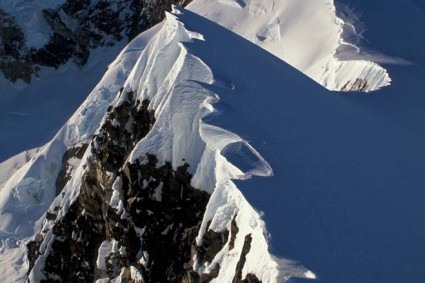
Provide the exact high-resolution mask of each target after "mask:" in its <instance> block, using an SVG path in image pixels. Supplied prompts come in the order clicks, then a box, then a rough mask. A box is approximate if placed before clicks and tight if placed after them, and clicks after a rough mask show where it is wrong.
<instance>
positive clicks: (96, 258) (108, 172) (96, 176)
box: [28, 92, 229, 282]
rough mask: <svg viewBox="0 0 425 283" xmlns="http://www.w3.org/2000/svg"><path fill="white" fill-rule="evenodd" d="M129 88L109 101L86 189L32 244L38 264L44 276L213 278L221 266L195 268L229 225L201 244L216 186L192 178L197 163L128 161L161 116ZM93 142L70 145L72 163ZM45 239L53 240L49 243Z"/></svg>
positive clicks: (223, 236) (214, 250) (65, 279)
mask: <svg viewBox="0 0 425 283" xmlns="http://www.w3.org/2000/svg"><path fill="white" fill-rule="evenodd" d="M122 95H126V96H127V100H126V102H124V103H123V104H121V105H119V106H117V107H115V108H113V109H112V107H111V108H110V109H109V114H108V118H107V119H106V121H105V123H104V124H103V126H102V128H101V129H100V131H99V133H98V134H97V135H96V136H95V137H94V139H93V144H92V152H91V154H92V156H91V160H90V161H89V163H88V164H87V167H86V171H85V174H84V176H83V180H82V182H81V188H80V194H79V196H78V198H77V200H76V201H75V202H73V203H72V204H71V206H70V207H69V209H68V211H67V213H66V214H65V216H64V217H62V218H60V219H56V222H55V224H54V226H53V230H52V231H53V240H52V241H51V242H50V243H47V242H45V241H46V239H45V238H44V235H45V234H46V233H48V231H43V233H44V235H42V234H40V235H39V236H38V237H37V238H36V239H35V240H34V241H32V242H30V243H29V244H28V259H29V261H30V268H33V267H34V269H38V270H37V271H38V272H41V273H42V274H43V276H44V278H45V279H44V280H41V281H42V282H92V281H95V280H97V279H100V278H108V279H113V278H116V277H118V276H119V277H120V278H125V279H126V280H128V282H141V281H140V280H141V279H140V278H143V280H144V282H201V281H202V282H206V281H209V280H210V279H211V278H213V277H214V273H211V274H208V275H204V276H199V275H198V274H196V273H195V272H194V271H192V262H191V261H192V259H193V257H194V256H195V254H198V253H199V254H200V255H201V254H202V257H203V258H204V260H207V261H211V260H212V258H213V257H214V255H215V253H217V252H218V251H219V250H221V249H222V247H223V245H224V244H225V243H226V242H227V239H228V234H229V233H228V231H226V232H225V233H222V234H220V233H215V232H213V231H210V232H208V233H207V234H206V235H205V236H204V244H203V246H202V247H197V246H196V244H195V238H196V236H197V235H198V232H199V228H200V224H201V222H202V218H203V215H204V212H205V208H206V205H207V203H208V200H209V194H208V193H206V192H204V191H201V190H198V189H196V188H193V187H192V186H191V185H190V181H191V177H192V176H191V175H190V174H189V173H188V172H187V169H188V167H189V164H184V165H183V166H180V167H178V168H176V169H175V170H174V169H173V167H172V165H171V163H170V162H166V163H165V164H164V165H162V166H158V161H157V159H156V157H155V156H154V155H149V154H148V155H147V156H145V157H144V158H143V159H140V160H137V161H136V162H135V163H134V164H132V163H126V162H125V160H126V159H127V157H128V155H129V154H130V152H131V150H132V149H133V148H134V146H135V145H136V143H137V141H138V140H140V139H142V138H143V137H144V136H146V134H148V133H149V130H150V129H151V128H152V126H153V124H154V122H155V118H154V113H153V112H152V111H150V110H148V106H149V101H147V100H145V101H142V102H140V101H133V93H131V92H130V93H123V94H122ZM86 148H87V147H81V148H75V149H73V150H71V151H69V152H67V153H66V154H65V156H64V164H65V165H66V164H68V161H69V159H70V156H77V155H78V156H81V154H82V153H83V152H84V151H85V150H86ZM64 168H66V166H65V167H64ZM64 172H66V170H65V171H64ZM60 176H62V178H61V180H60V181H58V186H61V187H63V185H62V184H63V183H64V182H66V181H67V180H68V176H66V174H65V173H63V174H60ZM55 213H56V212H55V211H53V212H52V211H51V212H48V217H46V218H47V219H48V220H55V218H56V215H55ZM102 243H113V245H114V248H111V249H110V250H109V251H108V252H106V253H105V254H98V251H99V248H100V246H101V244H102ZM42 245H49V248H47V249H46V250H44V251H43V250H42V249H41V247H42ZM40 250H42V251H41V252H40ZM40 255H43V257H44V264H43V263H42V261H40V260H39V259H40ZM37 260H39V262H40V263H39V265H37ZM99 262H101V264H99ZM135 274H136V275H135Z"/></svg>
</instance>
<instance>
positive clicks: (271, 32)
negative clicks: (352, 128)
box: [188, 0, 391, 92]
mask: <svg viewBox="0 0 425 283" xmlns="http://www.w3.org/2000/svg"><path fill="white" fill-rule="evenodd" d="M188 9H190V10H192V11H194V12H196V13H198V14H200V15H203V16H205V17H206V18H208V19H210V20H212V21H214V22H217V23H219V24H220V25H222V26H224V27H226V28H228V29H230V30H232V31H234V32H235V33H237V34H239V35H241V36H243V37H245V38H246V39H248V40H250V41H251V42H253V43H255V44H257V45H259V46H261V47H262V48H264V49H266V50H267V51H269V52H271V53H272V54H274V55H275V56H277V57H279V58H281V59H282V60H284V61H286V62H288V63H289V64H291V65H292V66H294V67H295V68H297V69H298V70H300V71H302V72H303V73H305V74H306V75H308V76H309V77H311V78H312V79H314V80H315V81H317V82H318V83H320V84H321V85H323V86H325V87H326V88H328V89H330V90H340V91H364V92H368V91H373V90H377V89H379V88H382V87H384V86H387V85H389V84H390V82H391V79H390V77H389V75H388V73H387V72H386V70H385V69H383V68H382V67H380V66H379V65H377V64H376V63H373V61H374V58H373V57H372V58H369V59H368V60H366V59H364V60H360V59H358V54H357V52H355V50H356V49H354V50H352V51H351V52H350V53H349V54H345V57H344V59H338V58H337V56H336V55H337V54H336V51H337V49H338V48H340V47H341V46H343V45H345V44H348V42H345V41H344V35H343V28H344V25H345V23H344V21H343V20H342V19H340V18H338V17H337V15H336V10H335V5H334V1H333V0H319V1H316V0H303V1H291V0H283V1H272V0H270V1H263V0H237V1H236V0H217V1H209V0H197V1H194V2H192V3H191V4H190V5H189V6H188Z"/></svg>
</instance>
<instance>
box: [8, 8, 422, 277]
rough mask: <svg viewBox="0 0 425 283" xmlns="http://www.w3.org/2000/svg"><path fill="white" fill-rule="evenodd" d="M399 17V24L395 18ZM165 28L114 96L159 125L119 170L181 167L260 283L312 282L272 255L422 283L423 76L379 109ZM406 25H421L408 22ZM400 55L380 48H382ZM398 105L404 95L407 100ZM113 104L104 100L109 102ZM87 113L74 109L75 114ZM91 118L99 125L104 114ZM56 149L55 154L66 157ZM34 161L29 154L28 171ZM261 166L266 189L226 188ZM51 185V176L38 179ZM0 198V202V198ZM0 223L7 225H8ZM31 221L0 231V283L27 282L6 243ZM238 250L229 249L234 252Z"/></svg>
mask: <svg viewBox="0 0 425 283" xmlns="http://www.w3.org/2000/svg"><path fill="white" fill-rule="evenodd" d="M222 2H225V1H222ZM229 3H230V2H229ZM238 3H242V2H238ZM232 5H233V6H234V3H232ZM242 6H243V5H242ZM404 11H405V10H404ZM388 14H390V13H388V12H387V14H386V15H388ZM404 15H409V13H408V12H406V11H405V14H404ZM420 15H422V14H420ZM175 17H177V20H176V19H175V18H174V17H173V16H170V17H169V21H168V22H167V25H166V26H165V27H164V29H163V30H162V33H163V34H162V35H164V34H168V35H171V34H173V35H174V37H173V39H174V41H173V40H172V39H171V38H169V37H167V38H166V40H163V41H161V40H160V39H161V34H158V35H157V37H156V38H155V39H153V40H152V41H151V43H150V44H149V47H148V48H147V49H145V50H146V51H145V53H144V54H143V55H142V56H141V57H140V59H139V61H138V63H137V66H136V68H134V69H133V71H132V73H131V76H130V78H129V79H128V80H127V82H126V83H125V87H126V90H133V91H136V92H137V97H139V98H149V99H151V100H152V104H151V107H152V108H154V109H155V110H156V112H155V113H156V118H157V120H158V122H157V123H156V124H155V127H154V128H153V130H152V131H151V132H150V133H149V135H148V136H146V138H145V139H143V140H141V141H140V142H139V143H138V144H137V146H136V147H135V149H134V150H133V152H132V155H131V158H130V159H129V160H127V161H128V162H127V163H131V161H134V160H137V159H138V158H140V157H141V156H143V154H144V153H146V152H153V153H155V154H157V155H158V156H159V157H160V161H161V162H164V161H165V160H171V161H172V162H173V165H174V166H178V165H181V164H182V163H183V160H182V159H183V158H187V160H189V161H190V162H191V164H190V167H189V170H190V172H191V173H193V174H194V178H193V180H192V182H193V185H202V187H203V188H204V189H205V190H207V191H210V192H212V196H211V200H210V203H209V204H208V206H207V211H206V214H205V218H204V220H205V221H206V222H208V220H212V222H211V224H210V225H211V227H213V229H216V230H217V231H220V229H222V228H223V225H224V226H225V225H229V223H230V222H231V218H229V216H232V215H234V214H233V213H234V212H235V210H238V211H239V212H240V214H238V215H244V216H247V217H240V216H238V219H237V221H238V223H239V225H241V226H243V227H244V228H246V230H243V232H244V233H249V232H250V231H252V235H253V237H254V236H255V237H256V239H259V240H258V241H256V246H255V248H256V249H255V252H253V253H252V254H248V255H247V257H246V260H247V261H246V266H245V267H244V271H243V272H244V273H243V274H244V275H246V274H247V273H248V272H250V271H255V272H259V274H261V275H260V276H269V277H263V278H268V279H270V281H272V280H271V279H272V277H273V276H274V275H276V274H277V273H278V272H280V275H279V278H280V279H284V278H285V277H286V276H291V275H292V276H293V275H300V276H304V277H308V276H311V275H312V274H311V273H309V272H306V270H305V269H299V268H298V267H297V268H295V269H292V268H291V267H292V263H289V264H286V262H285V261H283V260H277V259H276V258H274V257H272V256H270V255H269V254H268V253H265V252H264V251H265V250H267V246H268V245H270V246H271V251H273V254H274V255H277V256H279V257H289V258H295V259H298V260H300V262H301V263H302V264H303V265H305V266H307V267H309V268H310V269H311V270H312V271H314V272H315V273H316V274H317V275H318V278H319V280H322V281H323V282H353V283H354V282H359V281H361V282H400V281H402V282H404V281H406V282H414V283H416V282H418V283H420V282H422V281H423V279H424V278H425V274H424V271H423V268H422V266H421V262H423V259H424V257H423V255H424V254H425V250H424V249H423V242H424V241H425V239H424V237H423V235H425V234H424V228H423V227H422V226H423V225H420V224H419V225H418V223H422V222H423V219H424V218H425V211H424V209H423V207H424V206H423V199H425V198H424V192H423V187H424V185H425V180H424V177H423V176H425V168H424V163H423V161H424V160H425V151H424V148H423V146H422V145H423V141H424V139H423V137H424V134H423V133H424V132H423V127H422V125H421V121H423V119H421V118H423V113H422V112H423V111H421V110H422V109H421V108H420V107H419V106H421V105H423V101H424V100H423V99H421V96H420V95H419V93H420V90H421V89H423V87H424V85H423V82H422V77H423V76H422V75H423V74H424V72H423V67H421V66H414V67H408V68H407V69H401V68H399V67H397V68H396V67H391V70H393V71H395V74H396V76H397V78H398V79H402V80H404V81H405V82H409V84H408V86H406V85H403V84H400V83H399V84H395V86H394V90H388V89H389V88H386V89H385V90H384V91H385V93H387V94H389V96H388V97H384V98H383V96H377V97H368V98H367V99H365V98H363V97H362V98H353V97H348V96H335V95H329V94H330V92H329V91H326V90H324V89H323V88H321V87H320V86H318V85H317V84H315V83H314V82H312V81H310V80H309V79H307V78H306V77H305V76H303V75H302V74H301V73H299V72H297V71H296V70H294V69H293V68H291V67H289V66H288V65H286V64H285V63H283V62H281V61H279V60H276V57H274V56H272V55H270V54H268V53H266V52H265V51H263V50H261V49H259V48H258V47H257V46H255V45H252V44H249V43H247V42H246V41H244V39H243V38H239V37H236V36H235V35H234V34H232V33H230V32H228V31H226V30H224V29H222V28H220V27H218V26H217V25H215V24H213V23H211V22H209V21H207V20H205V19H202V18H200V17H199V16H197V15H195V14H193V13H191V12H189V11H183V14H180V15H176V16H175ZM413 20H414V21H415V22H419V23H422V22H423V18H422V20H420V17H419V18H413ZM181 22H183V23H184V26H183V25H182V24H181ZM420 27H421V25H419V26H418V28H420ZM400 30H401V28H400ZM400 30H399V31H400ZM177 31H179V32H177ZM398 36H400V35H398ZM383 37H384V36H383ZM401 37H403V36H401ZM163 39H164V38H163ZM172 41H173V42H172ZM180 41H183V42H184V43H178V42H180ZM386 42H387V43H390V42H391V41H390V40H388V39H387V41H386ZM167 43H169V44H168V45H167ZM400 44H402V43H400ZM402 47H403V46H389V47H388V50H392V51H394V50H397V49H398V50H402V49H403V48H402ZM411 48H412V49H415V47H411ZM148 50H149V51H148ZM161 51H162V52H161ZM165 51H166V52H165ZM385 51H387V50H385ZM155 54H156V55H157V56H155ZM421 56H423V55H421V54H420V52H417V53H413V55H412V58H416V59H417V60H418V62H420V63H421V64H422V63H423V61H420V60H421V58H423V57H421ZM409 59H411V58H409ZM117 66H119V65H117ZM158 66H160V67H158ZM123 81H124V79H122V80H121V81H120V80H117V82H122V83H124V82H123ZM144 82H149V84H147V83H144ZM113 87H115V89H118V88H119V86H113ZM401 93H403V94H406V95H405V98H406V99H405V100H402V99H401V97H402V96H401V95H400V94H401ZM96 94H97V95H99V92H96ZM96 94H93V96H92V98H91V99H95V98H94V96H95V95H96ZM114 95H115V93H113V94H111V96H110V97H109V96H108V97H109V98H110V100H112V99H113V98H114V97H113V96H114ZM124 98H125V97H118V98H116V100H115V102H114V105H115V106H117V105H120V103H123V102H124V100H122V99H124ZM110 100H109V101H110ZM88 101H91V100H88ZM109 101H108V102H109ZM415 102H417V103H416V104H415ZM106 104H107V103H106V102H105V107H104V109H103V110H105V108H106ZM88 106H89V105H88V104H84V106H83V107H82V108H81V109H86V108H88ZM199 106H201V107H199ZM399 106H401V107H399ZM82 113H84V111H81V112H80V114H76V116H74V117H80V118H78V119H77V118H76V119H77V120H78V121H79V122H78V123H80V125H86V126H88V124H87V120H84V118H81V117H83V116H84V114H82ZM89 113H90V112H89ZM393 113H394V115H395V117H396V118H394V117H392V114H393ZM207 114H209V115H207ZM87 117H89V116H87ZM95 117H97V118H96V119H95V120H96V121H100V119H101V117H103V114H101V113H99V115H95ZM415 118H418V119H417V121H415ZM80 119H81V120H80ZM414 121H415V123H412V122H414ZM78 123H76V122H75V120H74V122H70V124H78ZM95 127H97V123H96V124H95V125H91V126H90V127H89V128H87V129H88V130H84V128H85V127H78V126H77V127H76V128H77V129H83V130H79V131H74V130H72V131H69V132H70V133H78V134H76V135H75V136H74V134H71V137H72V138H71V139H70V140H72V141H80V140H85V141H87V140H88V138H89V137H90V136H91V134H92V133H93V132H92V131H94V128H95ZM84 133H87V135H84ZM80 137H85V138H80ZM86 138H87V139H86ZM248 142H249V143H248ZM54 145H55V143H51V144H50V145H49V146H50V147H51V148H53V146H54ZM59 148H63V149H60V150H59V151H58V152H60V153H63V152H64V149H65V147H59ZM253 148H255V150H254V149H253ZM212 153H214V154H212ZM44 156H45V155H39V156H38V157H39V160H43V159H44ZM57 156H59V157H58V158H61V155H60V154H57ZM86 157H87V156H86ZM86 157H84V158H86ZM40 162H41V161H40ZM41 163H42V162H41ZM41 163H40V164H41ZM74 165H75V166H76V168H77V169H76V170H77V171H73V172H74V178H75V179H74V178H73V179H72V180H71V181H70V182H69V183H68V184H67V187H66V195H65V198H64V199H61V198H58V199H56V204H60V203H61V202H63V203H62V204H64V205H63V206H62V208H63V209H62V210H61V214H59V217H61V216H63V215H64V214H65V213H66V207H67V205H68V204H69V201H70V200H73V199H75V198H76V197H78V193H79V188H78V184H79V183H78V182H79V180H80V179H78V177H81V174H82V173H83V170H84V167H83V166H82V164H80V165H78V164H74ZM212 165H214V166H212ZM235 165H236V166H237V167H236V166H235ZM34 166H35V165H34ZM33 168H36V166H35V167H33ZM42 168H47V167H42ZM270 168H271V170H273V176H271V177H269V178H258V177H255V178H252V179H250V180H244V181H243V182H242V181H234V180H233V181H232V180H230V179H246V178H247V177H249V176H251V175H270V174H271V171H270ZM20 170H22V169H20ZM18 172H22V171H18ZM28 172H29V171H28ZM18 174H21V173H16V175H15V177H16V178H15V180H17V179H19V178H18V177H19V176H20V175H18ZM56 175H57V171H56ZM56 175H55V174H52V175H50V180H52V178H55V176H56ZM28 176H29V177H32V176H30V175H28ZM39 176H40V175H39ZM12 179H13V178H12ZM22 180H23V179H22ZM26 181H28V180H26ZM29 181H37V180H29ZM26 184H27V183H25V182H23V181H22V182H21V183H20V184H19V186H13V187H11V189H15V191H14V192H18V194H16V193H15V195H13V197H14V198H15V199H14V200H13V201H15V200H16V199H18V200H19V201H21V203H24V204H26V203H25V201H27V200H28V194H26V195H25V194H24V193H25V192H31V193H33V192H35V191H33V190H32V189H36V188H37V186H34V187H32V188H31V187H28V186H26V187H25V185H26ZM37 184H38V183H37ZM237 188H239V189H237ZM28 189H29V190H28ZM49 189H51V190H53V187H52V186H50V187H49ZM21 192H22V194H19V193H21ZM49 193H50V194H51V192H49ZM0 194H1V196H2V197H3V189H0ZM5 195H6V196H7V197H9V195H7V194H5ZM33 196H34V197H35V196H36V195H35V194H33ZM11 199H13V198H11ZM247 200H248V201H249V203H250V204H249V203H248V202H247ZM9 203H13V202H9ZM111 203H113V202H111ZM13 204H14V205H15V204H16V203H13ZM47 205H48V204H46V206H44V208H43V209H44V211H45V209H46V207H47ZM251 205H252V206H251ZM252 207H254V208H256V209H259V210H261V211H263V212H264V215H263V216H262V218H261V219H263V220H265V222H266V224H267V230H268V231H269V232H270V233H271V240H270V242H269V243H267V242H266V240H265V239H266V238H265V237H264V236H263V235H262V233H260V231H263V230H262V229H263V228H264V223H263V222H262V220H261V219H260V218H259V214H258V213H257V212H256V211H255V210H254V209H253V208H252ZM40 211H42V210H40ZM25 217H28V215H25ZM5 219H6V220H7V221H8V222H7V223H13V219H11V218H10V217H9V216H7V215H6V218H5ZM21 220H22V221H24V220H25V221H26V220H28V219H25V218H22V219H21ZM29 220H30V223H29V224H25V225H23V224H22V223H21V225H19V227H18V226H14V227H15V228H19V229H18V230H17V232H16V233H15V232H13V233H11V232H10V231H11V230H10V229H9V228H7V229H4V230H3V229H2V234H1V237H2V239H5V240H6V239H9V240H8V241H7V243H6V244H4V243H5V242H6V241H4V242H2V247H1V249H3V250H1V252H2V253H3V254H2V257H1V258H0V261H1V260H7V261H9V262H13V263H14V266H10V265H9V264H3V262H2V267H3V266H7V268H6V269H2V271H1V272H2V273H0V275H1V276H4V277H5V278H17V277H9V276H16V274H15V272H16V271H15V270H16V269H18V270H20V272H21V273H20V274H19V276H21V278H22V276H24V274H25V271H26V268H27V266H26V265H25V264H26V262H25V260H22V259H23V255H22V252H23V251H24V245H23V243H22V242H18V247H15V245H16V240H19V239H20V238H21V236H19V233H23V232H22V231H29V230H31V228H32V225H33V222H31V221H35V220H36V217H32V218H31V217H30V218H29ZM2 221H3V220H2ZM205 221H204V222H203V226H202V227H203V228H202V230H201V232H200V237H198V238H197V240H198V241H199V239H202V237H201V236H202V233H203V232H204V231H205V226H206V225H205ZM245 221H246V222H245ZM1 223H3V222H1ZM40 224H41V223H40ZM45 224H46V227H49V223H45ZM50 224H51V223H50ZM12 226H13V225H11V227H12ZM37 227H40V226H37ZM260 228H261V229H260ZM26 229H27V230H26ZM250 229H251V230H250ZM35 230H37V228H36V229H35ZM10 239H11V240H12V241H11V240H10ZM238 241H239V242H238V244H237V245H238V247H239V248H240V247H241V245H243V243H241V241H240V239H238ZM10 243H12V244H10ZM99 244H100V243H99ZM108 245H109V244H108V243H106V244H105V245H102V246H108ZM5 247H6V248H5ZM4 249H5V250H4ZM255 254H257V255H258V254H261V255H262V256H263V257H262V259H265V260H262V261H261V264H263V265H260V266H258V265H257V260H258V257H254V255H255ZM231 256H232V254H229V253H226V247H224V250H223V252H221V253H218V254H217V255H216V257H215V260H216V261H215V262H220V261H221V262H226V263H228V264H229V265H230V266H234V262H235V261H232V258H231ZM40 264H42V262H41V263H40ZM21 265H22V266H21ZM263 266H268V267H269V268H270V269H268V270H269V272H267V274H264V272H262V271H261V270H259V269H261V268H262V267H263ZM212 267H213V266H211V265H208V264H207V265H205V266H204V265H202V266H196V270H197V271H199V272H204V271H208V270H210V269H211V268H212ZM20 268H22V269H20ZM228 271H230V269H227V270H223V271H222V272H220V276H222V277H220V278H221V279H223V280H226V279H228V278H229V276H230V275H229V274H228V273H227V272H228ZM13 274H15V275H13ZM11 280H12V279H11ZM264 281H267V280H264ZM294 282H296V281H295V280H294Z"/></svg>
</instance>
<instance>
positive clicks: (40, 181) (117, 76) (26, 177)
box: [0, 26, 159, 281]
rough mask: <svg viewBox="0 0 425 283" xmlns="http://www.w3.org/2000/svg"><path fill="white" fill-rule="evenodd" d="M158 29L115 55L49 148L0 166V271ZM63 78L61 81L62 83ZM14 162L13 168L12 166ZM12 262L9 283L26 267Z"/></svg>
mask: <svg viewBox="0 0 425 283" xmlns="http://www.w3.org/2000/svg"><path fill="white" fill-rule="evenodd" d="M158 28H159V26H157V27H155V28H153V29H151V30H149V31H147V32H145V33H144V34H143V35H141V36H139V37H137V38H136V39H134V40H133V41H132V42H131V43H130V44H129V45H128V46H127V47H126V48H124V49H123V50H122V51H121V53H120V55H119V56H118V57H117V58H116V59H115V61H114V62H113V63H111V64H110V65H109V67H108V71H107V72H106V74H105V75H104V76H103V78H102V80H101V81H100V82H99V83H98V84H97V86H96V87H95V88H94V89H93V91H92V92H91V94H90V95H89V96H88V98H87V99H86V101H85V103H83V105H81V106H80V107H79V109H78V110H77V111H76V112H75V113H74V115H73V116H72V117H71V118H70V120H69V121H68V122H67V123H66V124H65V125H64V126H63V127H62V129H61V130H60V131H59V132H58V133H57V134H56V135H55V137H54V138H53V139H52V140H51V141H50V142H49V143H47V144H46V145H44V146H43V147H40V148H39V149H38V150H37V153H36V154H34V155H31V156H29V157H30V160H29V161H28V162H27V163H25V164H24V165H21V164H20V162H19V160H18V159H17V157H14V158H13V159H11V160H8V161H5V162H4V163H2V164H1V167H5V171H6V170H7V172H8V173H7V175H9V176H8V177H9V178H8V179H7V180H6V181H4V182H2V183H1V184H0V186H1V187H0V231H1V235H2V238H1V239H0V240H1V241H0V252H1V254H0V263H1V265H2V266H6V262H7V261H8V260H10V258H9V256H13V255H14V254H16V253H17V252H16V249H19V250H20V251H21V252H22V251H24V252H25V244H24V242H19V244H18V246H16V244H15V243H14V242H16V240H22V239H25V238H27V237H31V236H32V235H34V233H36V232H37V228H35V227H34V225H35V222H36V221H37V220H38V219H39V218H40V217H41V216H42V215H43V214H44V213H45V212H46V210H47V208H48V207H49V206H50V204H51V202H52V201H53V199H54V198H55V195H56V193H57V192H56V186H57V183H56V182H57V178H58V174H59V173H60V171H61V168H62V167H63V166H64V165H66V166H67V168H68V170H69V172H68V174H69V175H72V172H73V170H75V168H76V167H77V165H78V164H79V162H80V160H79V159H74V160H73V162H71V164H69V163H67V164H62V163H63V160H62V158H63V156H64V154H65V152H66V151H67V150H70V149H78V148H81V147H82V146H83V145H84V144H87V143H88V142H89V141H90V140H91V138H92V135H93V133H94V131H95V130H96V128H97V127H98V124H99V123H100V121H101V120H102V118H103V116H104V115H105V112H106V108H107V107H108V105H109V104H110V103H111V102H112V101H113V99H114V98H115V95H116V94H117V93H118V91H119V89H120V87H121V86H122V84H123V83H124V81H125V80H126V78H127V76H128V74H129V72H130V71H131V69H132V68H133V65H134V64H135V62H136V60H137V58H138V56H139V55H140V53H141V51H142V50H143V48H144V46H145V45H146V43H147V41H148V40H149V39H150V37H151V36H152V34H154V33H155V32H156V30H157V29H158ZM66 79H67V78H66V77H65V78H64V80H65V81H67V80H66ZM59 83H60V81H59ZM35 85H37V84H36V83H35ZM47 86H49V85H47ZM59 86H60V87H63V85H59ZM80 158H81V157H80ZM15 160H16V162H18V165H19V166H15ZM4 174H5V175H6V173H4ZM2 175H3V173H2ZM2 179H3V178H2ZM2 181H3V180H2ZM34 229H35V230H34ZM9 239H15V240H13V241H12V242H13V244H10V243H11V241H10V240H9ZM17 257H18V259H17V260H16V262H13V263H12V264H11V265H9V264H7V266H8V268H5V269H3V268H2V270H1V271H0V278H8V279H10V280H11V281H15V280H18V278H22V277H23V276H25V274H26V269H27V268H28V266H26V265H25V261H24V260H23V259H22V257H23V254H22V253H21V254H19V253H18V256H17Z"/></svg>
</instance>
